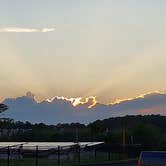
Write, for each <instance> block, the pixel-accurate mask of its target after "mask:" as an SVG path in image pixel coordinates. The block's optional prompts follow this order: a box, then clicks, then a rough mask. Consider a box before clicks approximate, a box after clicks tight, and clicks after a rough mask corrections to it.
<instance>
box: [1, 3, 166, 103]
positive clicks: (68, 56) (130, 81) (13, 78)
mask: <svg viewBox="0 0 166 166" xmlns="http://www.w3.org/2000/svg"><path fill="white" fill-rule="evenodd" d="M0 11H1V14H0V101H2V100H3V99H5V98H8V97H17V96H21V95H23V94H25V93H26V92H27V91H31V92H33V93H34V94H35V95H36V98H37V100H39V101H40V100H43V99H46V98H51V97H53V96H65V97H79V96H81V97H88V96H96V98H97V100H98V101H100V102H102V103H110V102H113V101H114V100H116V99H124V98H132V97H136V96H139V95H141V94H146V93H149V92H153V91H160V92H166V87H165V85H166V77H165V71H166V65H165V61H166V47H165V46H166V31H165V29H166V19H165V16H166V1H165V0H158V1H156V0H146V1H145V0H139V1H138V0H125V1H124V0H116V1H115V0H47V1H46V0H35V1H34V0H28V1H27V0H12V1H11V0H0Z"/></svg>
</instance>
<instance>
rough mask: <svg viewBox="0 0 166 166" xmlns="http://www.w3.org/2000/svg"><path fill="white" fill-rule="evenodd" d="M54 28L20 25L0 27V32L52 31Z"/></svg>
mask: <svg viewBox="0 0 166 166" xmlns="http://www.w3.org/2000/svg"><path fill="white" fill-rule="evenodd" d="M53 31H55V28H20V27H7V28H0V32H15V33H19V32H26V33H29V32H53Z"/></svg>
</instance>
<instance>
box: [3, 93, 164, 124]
mask: <svg viewBox="0 0 166 166" xmlns="http://www.w3.org/2000/svg"><path fill="white" fill-rule="evenodd" d="M3 103H4V104H5V105H7V106H9V109H8V110H6V111H5V112H3V115H2V116H3V117H5V118H12V119H15V120H19V121H30V122H33V123H40V122H43V123H47V124H56V123H71V122H80V123H85V124H87V123H90V122H92V121H95V120H98V119H106V118H110V117H117V116H125V115H139V114H142V115H145V114H161V115H166V111H165V110H166V93H161V92H157V91H156V92H149V93H146V94H142V95H139V96H138V97H135V98H132V99H126V100H123V101H121V102H115V103H114V104H111V105H104V104H101V103H99V102H97V101H96V99H95V97H88V98H81V97H79V98H66V97H58V96H55V97H54V98H52V99H47V100H44V101H42V102H38V101H36V100H35V98H34V94H33V93H31V92H27V94H26V95H25V96H21V97H18V98H15V99H12V98H10V99H5V100H4V101H3Z"/></svg>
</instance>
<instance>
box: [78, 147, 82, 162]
mask: <svg viewBox="0 0 166 166" xmlns="http://www.w3.org/2000/svg"><path fill="white" fill-rule="evenodd" d="M80 152H81V149H80V145H79V144H78V163H79V164H80V159H81V154H80Z"/></svg>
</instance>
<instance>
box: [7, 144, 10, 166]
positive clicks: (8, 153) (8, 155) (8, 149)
mask: <svg viewBox="0 0 166 166" xmlns="http://www.w3.org/2000/svg"><path fill="white" fill-rule="evenodd" d="M7 165H8V166H9V165H10V147H9V146H8V147H7Z"/></svg>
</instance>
